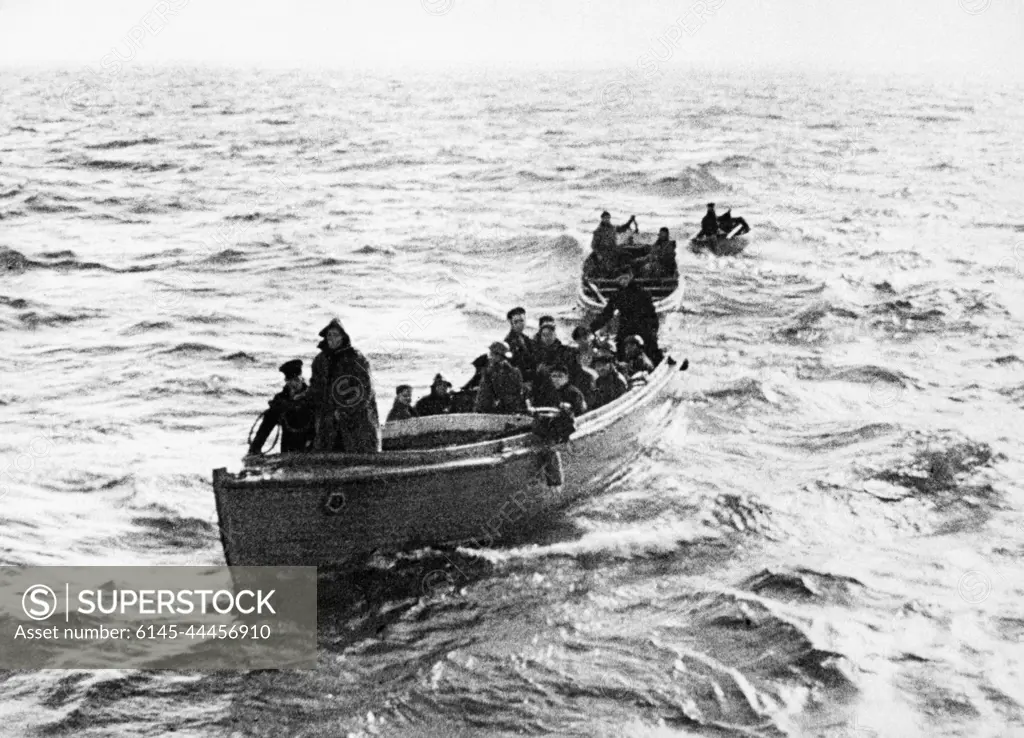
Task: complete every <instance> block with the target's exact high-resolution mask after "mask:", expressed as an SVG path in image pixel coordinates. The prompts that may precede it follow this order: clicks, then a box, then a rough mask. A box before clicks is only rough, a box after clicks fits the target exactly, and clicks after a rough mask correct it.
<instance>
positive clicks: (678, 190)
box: [643, 162, 732, 197]
mask: <svg viewBox="0 0 1024 738" xmlns="http://www.w3.org/2000/svg"><path fill="white" fill-rule="evenodd" d="M714 166H715V163H714V162H705V163H704V164H700V165H698V166H697V167H689V168H687V169H686V170H684V171H683V172H682V173H681V174H680V175H678V176H676V177H662V178H661V179H658V180H656V181H655V182H653V183H651V184H649V185H647V186H645V187H644V188H643V189H644V191H646V192H649V193H651V194H655V195H659V196H662V197H686V196H690V195H701V194H706V193H709V192H722V191H725V190H731V189H732V187H730V186H728V185H726V184H723V183H722V182H721V181H719V180H718V179H717V178H716V177H715V175H714V174H712V173H711V169H712V167H714Z"/></svg>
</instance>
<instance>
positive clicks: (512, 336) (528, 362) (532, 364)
mask: <svg viewBox="0 0 1024 738" xmlns="http://www.w3.org/2000/svg"><path fill="white" fill-rule="evenodd" d="M506 317H507V318H508V323H509V326H511V327H510V329H509V332H508V335H507V336H505V343H507V344H508V347H509V350H510V351H511V352H512V361H511V364H512V366H514V367H515V368H516V369H518V370H519V373H520V374H522V375H523V381H524V382H532V381H533V377H534V374H536V372H537V360H536V358H535V357H534V343H533V340H532V339H531V338H530V337H529V336H527V335H526V333H525V328H526V308H522V307H514V308H512V309H511V310H509V311H508V314H507V315H506Z"/></svg>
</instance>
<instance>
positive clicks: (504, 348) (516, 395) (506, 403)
mask: <svg viewBox="0 0 1024 738" xmlns="http://www.w3.org/2000/svg"><path fill="white" fill-rule="evenodd" d="M489 351H490V356H489V358H488V365H487V368H486V369H484V376H483V379H482V380H481V382H480V391H479V392H477V395H476V402H475V403H474V405H473V412H476V413H501V414H505V415H512V414H516V413H519V414H525V413H526V398H525V396H524V391H523V375H522V374H521V373H520V371H519V370H518V369H516V368H515V367H514V366H512V365H511V364H509V363H508V360H509V359H511V358H512V352H511V351H510V350H509V348H508V344H507V343H505V342H504V341H495V342H494V343H492V344H491V345H490V349H489Z"/></svg>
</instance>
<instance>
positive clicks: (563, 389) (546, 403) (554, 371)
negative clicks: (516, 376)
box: [532, 364, 587, 417]
mask: <svg viewBox="0 0 1024 738" xmlns="http://www.w3.org/2000/svg"><path fill="white" fill-rule="evenodd" d="M532 401H533V406H534V407H561V406H562V405H568V406H569V407H570V408H571V409H572V413H573V415H575V416H576V417H579V416H580V415H582V414H583V413H585V412H586V411H587V401H586V399H585V398H584V397H583V393H582V392H580V390H579V388H578V387H574V386H573V385H572V384H570V382H569V369H568V367H566V366H565V365H564V364H556V365H555V366H553V367H551V372H550V374H549V375H548V376H547V377H545V378H544V379H542V380H540V381H539V382H538V383H537V386H536V387H535V388H534V391H533V398H532Z"/></svg>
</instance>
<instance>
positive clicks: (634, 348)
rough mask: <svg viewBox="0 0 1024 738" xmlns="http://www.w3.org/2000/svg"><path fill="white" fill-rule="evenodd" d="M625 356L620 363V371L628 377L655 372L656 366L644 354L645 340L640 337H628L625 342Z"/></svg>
mask: <svg viewBox="0 0 1024 738" xmlns="http://www.w3.org/2000/svg"><path fill="white" fill-rule="evenodd" d="M624 343H625V348H626V351H625V356H624V357H623V360H622V361H621V362H620V363H619V367H618V368H619V370H620V371H621V372H622V373H623V374H625V375H626V376H627V377H632V376H633V375H634V374H639V373H640V372H647V373H648V374H650V373H651V372H653V371H654V364H653V363H651V360H650V358H649V357H648V356H647V354H645V353H644V339H642V338H640V336H627V337H626V340H625V342H624Z"/></svg>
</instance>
